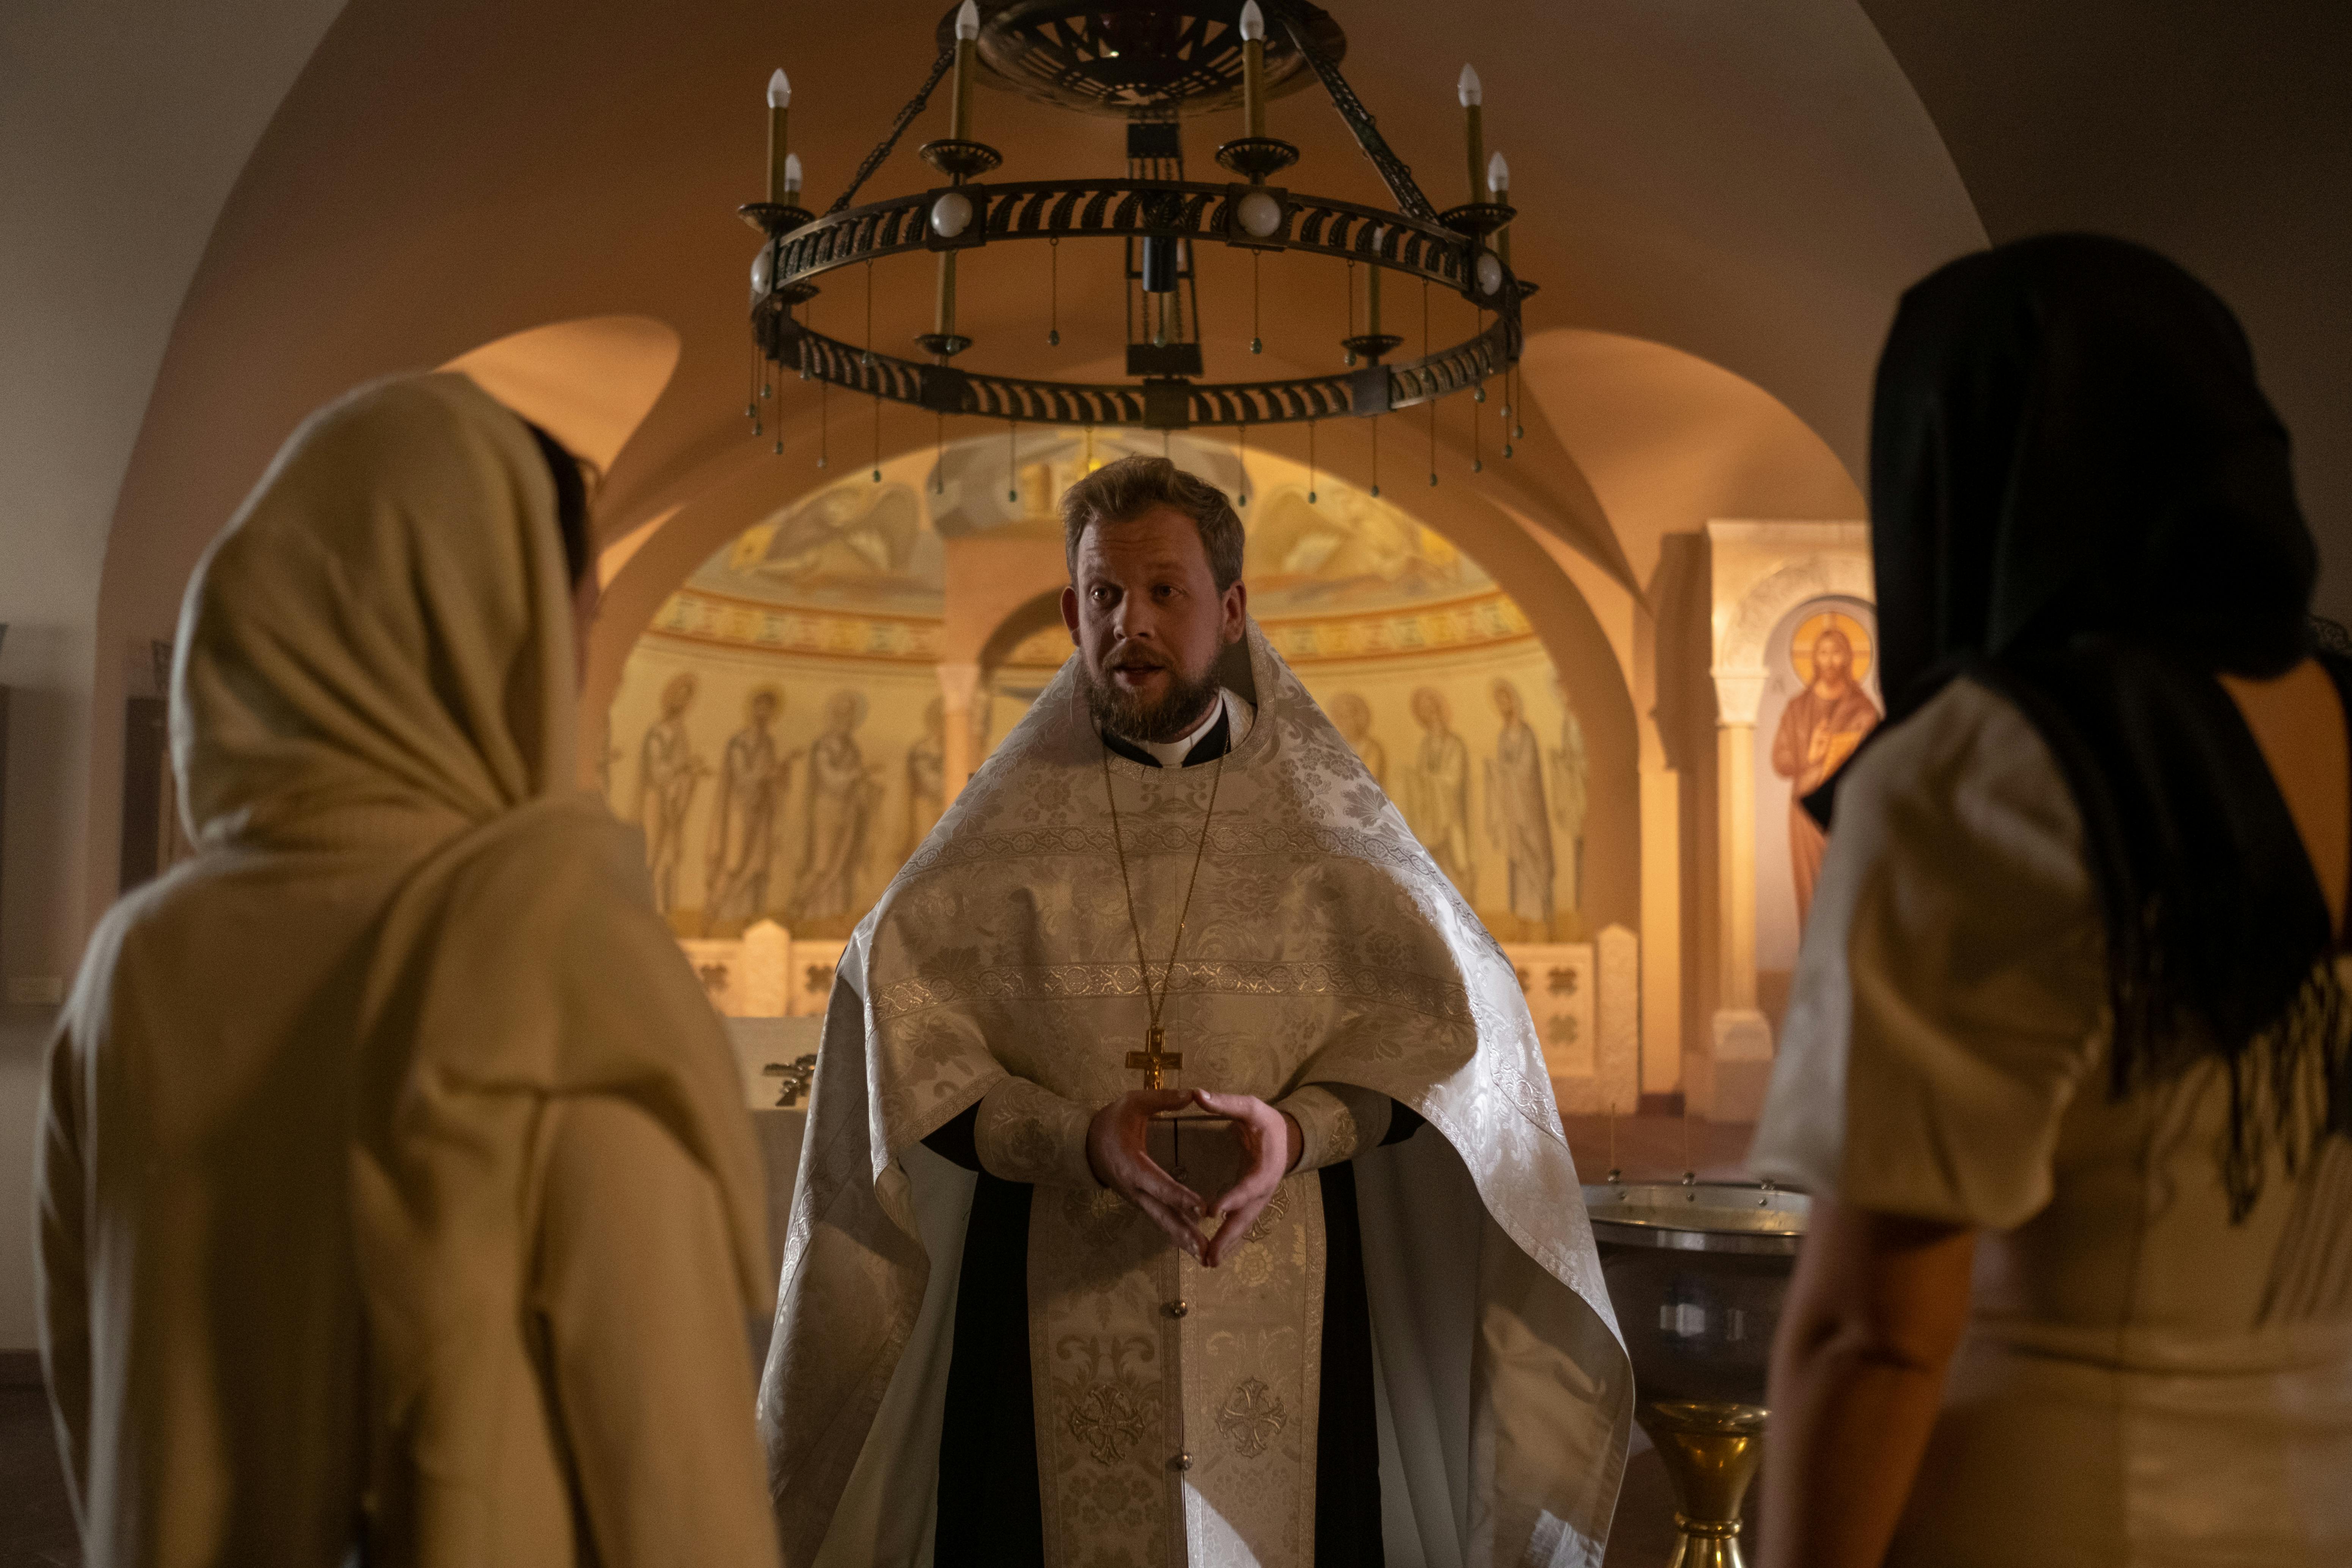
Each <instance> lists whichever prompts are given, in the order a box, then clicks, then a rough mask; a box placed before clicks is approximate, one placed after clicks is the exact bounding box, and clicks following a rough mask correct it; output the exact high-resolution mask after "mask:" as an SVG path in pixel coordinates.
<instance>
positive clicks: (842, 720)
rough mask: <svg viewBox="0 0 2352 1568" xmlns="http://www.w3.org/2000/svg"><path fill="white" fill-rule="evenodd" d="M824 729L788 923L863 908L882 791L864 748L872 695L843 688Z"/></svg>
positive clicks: (811, 768) (812, 768)
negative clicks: (861, 881) (861, 884)
mask: <svg viewBox="0 0 2352 1568" xmlns="http://www.w3.org/2000/svg"><path fill="white" fill-rule="evenodd" d="M824 720H825V728H824V734H822V735H820V736H818V737H817V740H816V743H815V744H814V745H812V746H811V747H810V748H809V750H808V803H807V808H806V812H805V814H804V820H803V832H802V838H801V863H800V870H799V873H798V874H797V875H796V876H795V877H794V879H793V901H792V910H791V914H790V916H789V917H788V919H787V921H786V923H787V924H789V925H792V926H793V927H795V928H797V927H798V926H799V925H800V924H801V923H802V922H803V921H822V920H830V919H833V918H835V917H837V916H841V915H846V914H853V913H855V912H856V909H857V879H858V877H859V875H860V873H862V872H863V871H864V870H865V868H866V830H867V828H868V826H870V825H871V823H872V819H873V816H874V806H875V804H876V801H877V797H879V796H880V795H881V793H882V791H881V787H880V785H878V784H877V783H876V782H875V780H874V778H873V776H872V775H871V774H870V773H868V772H867V770H866V753H865V752H863V751H861V750H860V749H859V748H858V744H857V727H858V726H859V725H860V724H863V723H864V722H866V694H865V693H864V692H862V691H855V690H841V691H836V692H835V693H834V694H833V697H832V699H831V700H829V701H827V702H826V703H825V705H824Z"/></svg>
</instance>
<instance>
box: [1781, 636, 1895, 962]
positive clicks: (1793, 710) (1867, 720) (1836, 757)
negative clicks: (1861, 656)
mask: <svg viewBox="0 0 2352 1568" xmlns="http://www.w3.org/2000/svg"><path fill="white" fill-rule="evenodd" d="M1800 651H1801V650H1800ZM1811 665H1812V679H1811V681H1810V682H1808V683H1807V685H1806V687H1805V689H1803V690H1802V691H1800V692H1799V693H1797V695H1796V696H1795V697H1793V698H1791V699H1790V702H1789V706H1788V707H1786V708H1784V709H1782V710H1780V729H1779V731H1776V732H1775V733H1774V735H1773V737H1772V771H1773V772H1774V773H1779V774H1780V776H1781V777H1782V778H1784V779H1787V780H1788V781H1789V870H1790V876H1791V877H1792V878H1793V879H1794V880H1795V882H1796V889H1797V925H1798V928H1799V929H1800V930H1802V929H1803V927H1804V923H1805V921H1807V920H1808V919H1810V918H1811V915H1812V912H1813V886H1814V884H1815V883H1816V882H1818V881H1820V880H1821V875H1822V855H1823V854H1825V853H1826V852H1827V851H1828V849H1829V838H1828V836H1827V835H1825V834H1823V833H1822V829H1821V825H1820V824H1819V823H1817V822H1815V821H1814V820H1813V818H1812V815H1811V813H1810V812H1808V811H1806V810H1805V808H1804V805H1803V801H1804V798H1805V796H1807V795H1811V794H1812V793H1813V791H1815V790H1817V789H1819V788H1820V787H1821V786H1822V781H1823V780H1825V779H1827V778H1828V777H1829V776H1830V775H1831V774H1832V773H1835V772H1837V770H1838V768H1839V767H1840V766H1841V765H1842V764H1843V763H1844V762H1845V760H1846V759H1847V758H1848V757H1850V756H1852V755H1853V752H1854V748H1855V747H1857V746H1859V745H1861V744H1862V742H1863V738H1864V736H1866V735H1868V734H1869V733H1870V732H1871V731H1873V730H1875V729H1876V728H1878V721H1879V718H1880V714H1879V711H1878V704H1877V703H1875V702H1873V701H1872V700H1870V693H1869V692H1867V691H1864V689H1862V685H1861V683H1860V682H1859V681H1857V680H1856V679H1854V674H1853V639H1852V638H1850V637H1847V636H1846V634H1845V633H1844V632H1843V631H1840V630H1839V629H1838V628H1837V626H1835V625H1834V624H1832V625H1828V626H1823V627H1822V629H1821V631H1820V632H1819V633H1818V634H1817V635H1816V636H1815V637H1813V639H1812V645H1811Z"/></svg>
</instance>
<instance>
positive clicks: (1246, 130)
mask: <svg viewBox="0 0 2352 1568" xmlns="http://www.w3.org/2000/svg"><path fill="white" fill-rule="evenodd" d="M1242 134H1243V135H1244V136H1249V137H1258V136H1264V135H1265V12H1263V11H1261V10H1259V9H1258V8H1257V0H1248V3H1247V4H1246V5H1243V7H1242Z"/></svg>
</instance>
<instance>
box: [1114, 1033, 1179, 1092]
mask: <svg viewBox="0 0 2352 1568" xmlns="http://www.w3.org/2000/svg"><path fill="white" fill-rule="evenodd" d="M1167 1038H1168V1037H1167V1034H1166V1032H1165V1031H1163V1030H1162V1029H1161V1028H1160V1026H1159V1025H1157V1024H1154V1025H1152V1026H1151V1032H1150V1034H1149V1035H1146V1036H1145V1037H1143V1039H1144V1045H1145V1047H1147V1048H1146V1049H1143V1050H1139V1051H1129V1052H1128V1053H1127V1065H1128V1066H1129V1067H1131V1068H1136V1069H1137V1070H1139V1071H1140V1072H1144V1073H1148V1074H1150V1077H1148V1078H1146V1079H1144V1080H1143V1087H1144V1088H1146V1089H1162V1088H1165V1087H1166V1085H1165V1084H1164V1083H1162V1081H1161V1080H1160V1069H1161V1068H1181V1067H1182V1066H1183V1065H1184V1053H1183V1052H1181V1051H1171V1050H1167V1049H1165V1048H1163V1047H1165V1045H1166V1043H1167Z"/></svg>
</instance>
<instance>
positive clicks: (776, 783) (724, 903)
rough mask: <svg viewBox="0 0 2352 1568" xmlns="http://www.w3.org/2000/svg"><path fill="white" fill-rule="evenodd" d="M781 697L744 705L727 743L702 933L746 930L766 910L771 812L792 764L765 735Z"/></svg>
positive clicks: (767, 689)
mask: <svg viewBox="0 0 2352 1568" xmlns="http://www.w3.org/2000/svg"><path fill="white" fill-rule="evenodd" d="M782 706H783V696H782V693H781V692H779V691H777V690H776V689H775V688H774V687H772V686H763V687H761V689H759V690H757V691H754V692H753V693H751V701H750V702H748V703H747V704H745V709H744V711H745V719H746V722H745V723H744V725H743V727H742V728H741V729H740V730H738V731H735V733H734V734H733V735H732V736H730V738H729V739H728V742H727V752H726V756H725V757H724V759H723V760H722V761H721V762H720V763H719V798H718V802H717V805H716V808H715V811H714V814H713V816H712V821H711V831H710V857H709V869H708V873H707V875H706V878H705V885H706V886H707V887H708V888H709V892H707V893H706V894H704V895H703V900H702V933H703V934H704V935H705V936H709V935H711V934H713V932H714V930H715V929H716V928H717V927H719V925H721V924H738V925H740V924H747V923H749V922H750V921H755V920H758V919H759V918H760V916H761V914H762V913H764V912H765V911H766V910H767V907H768V872H769V868H770V866H771V865H772V862H773V860H774V858H775V849H776V811H777V808H778V807H779V806H781V805H782V804H783V798H784V790H785V787H786V785H787V784H788V782H789V781H790V779H791V777H792V767H793V759H792V758H790V757H784V758H779V757H778V755H777V753H776V738H775V736H774V734H772V732H771V730H772V726H773V725H774V723H775V721H776V714H777V712H778V711H779V710H781V709H782Z"/></svg>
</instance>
